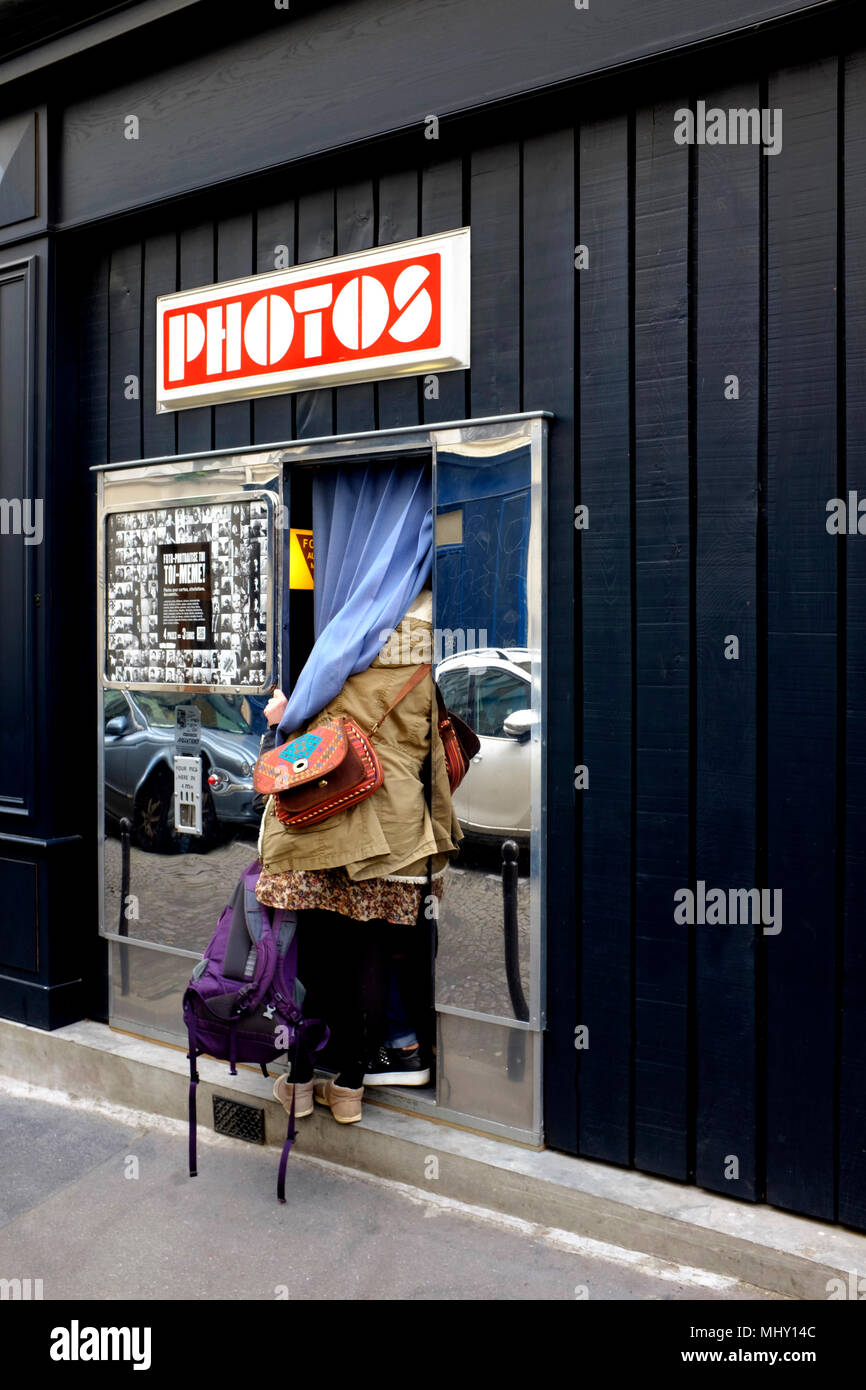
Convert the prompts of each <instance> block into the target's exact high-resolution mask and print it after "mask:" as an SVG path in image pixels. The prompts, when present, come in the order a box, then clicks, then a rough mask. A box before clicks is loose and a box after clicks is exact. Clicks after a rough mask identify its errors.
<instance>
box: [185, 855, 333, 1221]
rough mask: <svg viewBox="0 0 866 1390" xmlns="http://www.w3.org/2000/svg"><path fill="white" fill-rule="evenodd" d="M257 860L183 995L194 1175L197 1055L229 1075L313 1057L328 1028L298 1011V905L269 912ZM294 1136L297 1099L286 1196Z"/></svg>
mask: <svg viewBox="0 0 866 1390" xmlns="http://www.w3.org/2000/svg"><path fill="white" fill-rule="evenodd" d="M259 873H260V865H259V863H258V861H257V862H256V863H255V864H250V866H249V868H248V869H245V870H244V872H243V873H242V874H241V877H240V880H239V882H238V885H237V887H236V888H235V891H234V894H233V896H232V900H231V902H230V903H229V904H228V906H227V907H225V908H224V909H223V911H222V913H221V915H220V919H219V921H218V922H217V928H216V931H215V932H214V934H213V936H212V937H211V940H210V943H209V945H208V947H207V949H206V951H205V953H204V955H203V956H202V959H201V960H200V961H199V962H198V964H197V965H196V967H195V969H194V970H193V972H192V978H191V979H190V982H189V985H188V986H187V989H186V992H185V994H184V996H183V1013H184V1022H185V1023H186V1028H187V1033H188V1035H189V1053H188V1056H189V1076H190V1085H189V1173H190V1177H195V1176H196V1142H195V1141H196V1113H195V1088H196V1085H197V1083H198V1079H199V1076H198V1072H197V1070H196V1058H197V1057H200V1056H201V1055H202V1053H206V1054H207V1055H208V1056H209V1057H216V1058H218V1059H220V1060H223V1061H227V1062H228V1063H229V1064H230V1065H229V1070H230V1073H231V1075H232V1076H237V1066H236V1063H238V1062H257V1063H258V1065H259V1066H260V1067H261V1069H262V1072H263V1074H264V1075H265V1076H267V1075H268V1068H267V1063H268V1062H273V1061H274V1060H275V1059H276V1058H277V1057H279V1056H281V1055H282V1053H284V1052H285V1053H286V1054H288V1053H289V1051H291V1052H292V1058H293V1060H292V1070H291V1074H292V1075H294V1072H295V1068H296V1065H297V1058H298V1049H299V1046H300V1047H302V1048H303V1049H304V1050H305V1051H306V1053H307V1054H308V1055H309V1056H312V1055H313V1053H316V1052H318V1051H319V1049H320V1048H322V1047H324V1045H325V1043H326V1042H327V1040H328V1029H327V1028H326V1027H325V1025H324V1023H322V1021H321V1020H320V1019H305V1018H304V1016H303V1013H302V1012H301V1005H302V1004H303V1001H304V987H303V985H302V984H301V982H300V980H299V979H298V974H297V967H298V940H297V932H296V919H295V914H294V912H284V911H282V910H281V909H278V910H277V911H275V912H273V913H272V912H271V909H270V908H267V907H264V906H263V905H262V904H261V903H260V902H259V900H258V898H257V897H256V891H255V890H256V882H257V881H258V877H259ZM294 1140H295V1102H294V1095H293V1097H292V1107H291V1111H290V1113H289V1126H288V1132H287V1134H286V1142H285V1144H284V1145H283V1152H282V1157H281V1158H280V1171H279V1178H278V1181H277V1197H278V1198H279V1200H280V1201H281V1202H284V1201H285V1200H286V1163H287V1162H288V1157H289V1151H290V1149H291V1147H292V1144H293V1143H294Z"/></svg>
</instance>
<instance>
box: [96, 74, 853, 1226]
mask: <svg viewBox="0 0 866 1390" xmlns="http://www.w3.org/2000/svg"><path fill="white" fill-rule="evenodd" d="M864 79H866V60H864V55H863V54H862V53H861V54H857V55H855V56H853V57H848V58H843V59H840V60H839V61H838V62H837V61H836V59H835V58H829V59H828V58H823V59H822V58H818V59H814V60H813V59H809V60H808V61H806V58H805V57H804V61H803V62H802V63H800V64H799V65H797V66H789V67H785V68H784V69H782V70H779V71H765V72H763V73H762V72H760V71H758V70H757V68H755V69H754V70H752V71H750V72H749V73H745V72H744V73H743V75H742V76H739V77H735V78H725V77H722V78H719V77H718V74H717V75H716V77H715V79H714V81H713V82H711V83H708V84H707V85H706V87H705V88H703V89H698V88H693V89H692V90H691V91H688V90H687V85H683V86H681V90H679V91H675V90H673V88H672V87H671V86H669V87H668V88H666V89H664V90H662V89H661V88H660V90H659V91H658V92H656V93H655V94H653V92H652V91H651V89H650V88H649V87H646V88H644V89H643V90H642V92H641V93H640V94H638V93H636V92H635V93H629V92H625V93H624V94H623V96H622V99H621V101H620V102H619V104H617V101H616V99H615V98H614V99H611V100H609V101H608V102H607V104H606V105H605V106H603V107H602V106H601V105H597V106H596V105H593V106H592V107H591V108H589V107H587V109H586V112H585V113H584V115H583V119H575V121H574V122H573V123H571V124H567V123H564V121H563V119H562V118H561V117H559V118H554V117H552V118H551V120H550V122H549V124H548V126H546V127H545V126H543V125H537V126H536V125H534V124H533V123H532V122H527V123H526V128H525V129H522V130H519V131H518V130H517V129H516V125H512V126H509V127H508V128H507V129H506V127H504V126H503V128H502V133H501V134H497V135H496V136H495V137H492V136H485V137H482V136H481V135H480V134H477V135H476V138H475V139H474V140H473V137H472V135H471V131H470V128H469V127H466V128H465V130H464V132H463V134H461V135H460V136H459V138H458V137H454V136H452V138H451V141H450V143H449V146H448V148H447V149H445V148H443V150H442V152H441V153H440V152H439V150H438V149H437V148H436V147H435V145H433V144H430V146H429V148H428V147H427V146H426V145H425V147H424V148H423V149H421V150H419V152H418V156H417V159H414V157H410V156H406V157H405V159H404V162H403V163H402V164H401V163H400V162H399V160H400V156H399V152H398V153H397V154H395V155H393V156H392V155H389V157H388V162H387V164H384V163H383V165H382V167H379V166H378V165H377V162H376V161H377V158H378V157H379V156H378V155H377V154H376V153H375V152H371V153H368V154H361V155H358V154H356V155H354V156H353V157H352V160H351V161H347V162H346V164H345V165H343V166H338V165H337V164H336V163H335V164H333V165H331V166H329V168H328V172H327V173H325V174H322V173H319V174H317V175H316V177H317V179H318V180H319V181H318V182H316V183H314V182H312V181H310V182H305V179H306V178H307V176H306V175H303V174H301V175H300V176H297V177H293V178H292V179H291V180H290V181H287V183H286V185H285V187H286V189H287V191H288V194H289V196H288V197H286V196H285V194H284V193H283V194H280V193H277V194H276V195H275V194H274V191H273V188H274V185H273V184H271V185H269V186H266V185H262V188H263V189H265V188H266V187H269V188H270V191H269V192H267V191H263V192H262V193H261V196H260V198H259V200H258V201H257V200H256V194H255V186H254V185H246V186H244V187H243V188H242V189H241V190H240V191H239V192H238V193H237V195H236V201H235V202H234V203H232V202H231V200H230V199H229V197H228V195H225V194H224V195H223V197H222V200H221V204H220V213H219V220H218V221H214V220H213V217H214V214H213V210H212V209H210V210H209V211H208V212H207V214H206V215H205V213H204V212H203V211H202V213H201V216H200V217H197V211H196V206H195V205H194V204H191V203H190V204H188V205H187V206H185V207H184V210H183V214H182V217H183V220H182V222H180V221H178V222H172V220H171V214H169V213H166V214H165V217H164V218H163V219H162V221H160V219H159V217H158V216H157V215H156V214H154V215H153V216H152V217H151V218H149V220H148V224H147V228H146V229H145V230H144V231H143V232H142V235H141V236H140V237H139V238H138V239H136V236H135V230H132V231H131V230H130V224H129V223H127V224H126V226H125V228H124V229H122V230H120V229H119V230H116V231H115V232H114V233H111V232H104V231H103V232H100V234H99V237H100V239H99V241H98V242H97V240H96V237H95V236H94V238H92V239H91V242H90V244H89V246H88V248H87V249H88V254H89V256H90V257H91V259H92V264H88V265H86V266H83V267H82V272H81V275H80V295H81V301H80V312H81V316H82V343H81V358H80V363H81V381H80V394H81V432H82V439H81V446H82V463H83V464H85V465H86V464H92V463H104V462H106V461H110V460H117V459H121V458H132V457H135V456H137V455H138V454H139V453H140V451H141V450H142V449H143V450H144V452H145V453H151V454H152V453H161V452H166V451H171V450H173V449H174V448H175V441H176V446H177V448H178V450H180V451H184V452H187V451H194V450H206V449H209V448H211V447H212V446H213V445H214V444H217V445H221V444H232V445H237V446H238V447H243V446H245V445H248V444H254V443H255V444H266V443H268V442H274V441H278V440H282V439H287V438H291V437H298V438H303V437H310V436H312V435H322V434H328V433H330V432H332V431H334V430H340V431H346V430H368V429H372V428H374V427H376V426H380V427H388V426H394V425H408V424H414V423H421V422H424V421H426V422H434V421H436V420H443V419H453V418H460V417H462V416H464V415H467V414H472V415H476V416H477V415H488V414H498V413H505V412H510V411H516V410H519V409H521V408H525V409H536V408H543V409H549V410H552V411H554V412H555V413H556V417H557V418H556V420H555V422H554V423H553V424H552V426H551V433H550V461H549V479H548V495H547V502H548V510H549V533H548V544H547V551H546V557H545V560H546V579H545V584H546V598H547V602H548V611H549V623H550V627H549V635H550V651H549V657H548V691H549V696H550V715H551V719H550V724H549V728H548V740H549V742H548V763H549V774H550V775H549V781H548V787H547V810H548V826H547V828H548V845H549V896H548V903H547V914H546V918H547V941H548V947H547V960H548V972H547V1031H546V1035H545V1058H546V1063H545V1094H544V1107H545V1121H546V1137H547V1142H548V1143H549V1144H550V1145H551V1146H552V1147H554V1148H559V1149H563V1150H565V1151H567V1152H569V1153H576V1154H577V1153H579V1154H582V1155H584V1156H586V1157H590V1158H598V1159H602V1160H605V1161H608V1162H613V1163H618V1164H622V1165H631V1166H634V1167H637V1168H639V1169H641V1170H643V1171H646V1172H649V1173H657V1174H663V1175H665V1176H667V1177H670V1178H674V1179H678V1180H681V1181H683V1180H684V1181H696V1182H697V1183H698V1184H700V1185H701V1186H703V1187H706V1188H709V1189H712V1190H714V1191H717V1192H722V1193H726V1194H728V1195H731V1196H739V1197H742V1198H744V1199H748V1200H769V1201H771V1202H773V1203H775V1204H777V1205H778V1206H780V1207H784V1208H786V1209H788V1210H791V1211H796V1212H802V1213H806V1214H808V1215H811V1216H815V1217H819V1218H821V1219H822V1220H834V1219H835V1220H841V1221H844V1222H846V1223H847V1224H849V1225H851V1226H854V1227H858V1228H866V1197H864V1192H866V1102H864V1095H866V1042H864V1039H866V912H864V901H866V850H864V845H866V792H864V786H866V733H864V728H866V657H864V648H866V536H862V537H861V536H858V535H853V536H852V535H848V536H845V535H839V536H831V535H830V534H828V532H827V528H826V524H825V523H826V516H827V503H828V502H829V501H830V499H831V498H833V497H836V496H841V497H844V496H845V495H846V490H847V489H851V490H854V491H857V492H858V495H859V496H861V497H864V498H866V475H864V476H861V461H862V458H863V454H864V448H866V406H864V400H866V233H864V226H866V99H864V96H863V91H864ZM694 81H695V78H694V76H693V75H691V76H687V77H686V84H688V83H689V82H694ZM698 98H700V99H702V100H705V101H706V102H707V105H708V106H718V107H721V108H722V109H723V110H725V111H727V110H729V109H738V108H740V109H741V108H751V107H756V108H760V107H764V106H769V107H771V108H781V109H782V112H783V117H784V124H783V152H782V153H781V154H779V155H775V156H769V157H768V156H765V155H764V154H763V152H762V151H761V149H760V147H758V146H757V145H752V144H750V145H734V146H730V145H727V144H724V145H721V144H719V145H700V146H696V147H691V148H689V147H687V146H683V145H679V144H677V143H676V142H675V140H674V125H675V112H676V110H677V109H678V108H679V107H681V106H685V105H686V104H691V105H692V106H694V102H695V101H696V100H697V99H698ZM630 103H631V104H630ZM467 131H469V133H467ZM310 179H312V176H310ZM323 180H326V183H325V186H322V181H323ZM275 197H276V198H280V197H282V198H283V201H275ZM175 216H178V214H175ZM467 224H468V225H471V227H472V364H471V369H470V370H469V371H468V372H459V373H444V374H442V375H440V377H439V379H438V382H433V383H427V384H426V388H425V382H424V379H423V377H420V376H419V377H413V378H408V379H404V380H400V381H394V382H383V383H380V384H379V385H377V386H373V385H368V384H365V385H360V386H342V387H338V388H336V389H335V390H324V391H312V392H311V391H306V392H301V393H299V394H298V395H296V396H291V397H290V396H277V397H273V398H271V399H263V400H258V401H256V402H255V403H254V404H253V405H252V406H250V405H247V404H246V403H242V404H239V405H226V406H218V407H216V408H215V409H200V410H191V411H184V412H181V413H179V414H178V415H177V416H176V417H165V418H161V419H158V418H157V417H156V416H155V415H154V413H153V405H152V402H153V343H152V338H153V325H154V308H153V301H154V299H155V296H156V295H157V294H159V293H163V292H165V291H167V290H170V289H173V288H174V287H175V285H179V286H181V287H183V288H186V287H192V286H195V285H201V284H206V283H210V282H212V281H213V280H214V279H216V278H217V277H221V278H230V277H232V276H235V275H239V274H243V273H245V272H246V271H248V270H249V269H250V268H252V267H255V268H256V269H257V270H259V271H265V270H270V269H272V268H273V267H274V264H275V260H274V258H275V255H277V253H278V247H280V246H285V247H286V248H288V257H289V260H290V261H297V262H304V261H311V260H316V259H319V258H321V257H324V256H329V255H332V254H334V253H335V252H336V253H340V252H347V251H351V250H356V249H359V248H361V247H366V246H370V245H374V244H386V243H388V242H393V241H396V240H403V239H405V238H409V237H412V236H415V235H417V234H419V233H420V234H427V233H431V232H435V231H440V230H444V229H447V228H450V227H459V226H463V225H467ZM577 244H585V245H586V247H587V249H588V254H589V263H588V266H587V268H585V269H575V264H574V260H575V246H576V245H577ZM129 375H136V376H138V377H139V379H140V381H141V383H142V390H141V393H140V396H139V398H138V399H128V398H127V392H126V391H125V390H124V382H125V379H126V378H127V377H128V376H129ZM732 378H736V386H734V384H733V382H732V380H731V379H732ZM578 504H582V505H583V506H586V507H587V508H588V511H589V519H588V526H587V527H586V528H585V529H581V530H576V529H575V525H574V520H575V515H574V514H575V507H576V506H577V505H578ZM864 526H866V523H864ZM734 639H735V640H736V649H734V647H733V646H732V643H733V641H734ZM580 764H584V765H586V767H587V769H588V781H589V784H588V787H586V788H585V789H583V790H576V789H575V787H574V774H575V769H576V767H577V766H578V765H580ZM698 882H702V883H703V884H705V887H706V892H707V893H709V892H710V890H712V889H721V890H723V893H724V896H725V905H726V907H728V906H730V905H731V904H733V903H735V902H736V903H738V904H739V905H741V906H743V907H745V906H746V904H745V902H743V899H742V898H739V899H736V898H734V897H732V896H731V895H732V894H733V893H735V892H736V890H750V889H767V890H770V904H771V905H772V901H773V893H774V891H777V892H778V893H780V894H781V904H782V929H781V931H780V932H778V933H773V928H772V926H771V927H770V933H767V932H765V930H764V926H765V925H769V924H762V923H761V922H760V921H753V920H749V921H746V922H736V923H731V922H729V923H728V924H727V925H722V924H716V923H713V922H712V920H711V921H710V922H709V923H707V922H701V921H697V922H692V923H687V922H679V921H678V920H677V918H676V916H675V912H674V909H675V898H674V895H675V893H676V892H677V890H679V889H685V888H691V889H692V890H694V889H695V886H696V884H697V883H698ZM749 905H751V903H750V904H749ZM581 1025H585V1027H586V1028H587V1029H588V1038H587V1040H586V1041H587V1042H588V1046H585V1047H582V1048H576V1047H575V1030H576V1029H577V1028H579V1027H580V1026H581Z"/></svg>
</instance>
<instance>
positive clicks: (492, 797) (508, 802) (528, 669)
mask: <svg viewBox="0 0 866 1390" xmlns="http://www.w3.org/2000/svg"><path fill="white" fill-rule="evenodd" d="M532 659H533V653H532V652H531V651H528V650H527V649H526V648H523V647H481V648H478V649H476V650H473V651H467V652H460V653H458V654H457V655H456V656H449V657H447V658H446V659H445V660H444V661H441V662H440V663H439V665H438V666H437V668H436V679H437V681H438V682H439V687H440V689H441V691H442V695H443V698H444V700H445V703H446V705H447V706H448V708H449V709H451V710H453V711H454V713H455V714H459V715H460V716H461V718H463V719H465V720H466V722H467V724H470V725H471V726H472V728H473V729H474V730H475V732H476V734H477V735H478V738H479V740H480V742H481V748H480V749H479V751H478V754H477V756H476V757H474V758H473V759H472V765H471V767H470V769H469V772H468V773H467V774H466V777H465V779H464V781H463V783H462V784H461V786H460V787H459V788H458V790H457V791H456V792H455V793H454V809H455V811H456V812H457V816H458V819H459V821H460V824H461V825H462V826H463V829H464V831H465V832H466V833H467V835H468V836H469V837H470V838H473V839H488V838H492V839H496V840H497V841H499V840H502V839H504V838H505V837H509V838H513V839H516V840H518V841H523V840H528V839H529V836H530V831H531V828H532V811H531V776H530V768H531V749H530V746H529V740H530V737H531V734H532V728H533V725H534V723H535V715H534V714H533V713H532V683H531V674H532Z"/></svg>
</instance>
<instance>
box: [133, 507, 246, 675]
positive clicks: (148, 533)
mask: <svg viewBox="0 0 866 1390" xmlns="http://www.w3.org/2000/svg"><path fill="white" fill-rule="evenodd" d="M271 518H272V509H271V504H270V501H269V499H268V498H267V497H264V496H260V495H253V496H250V497H244V498H241V499H233V500H231V501H226V502H214V503H201V504H199V503H196V504H195V505H193V504H187V503H174V504H172V505H170V506H163V507H154V508H145V507H137V508H134V509H130V510H128V511H123V512H110V513H109V514H108V516H107V517H106V532H105V594H106V613H105V679H106V681H108V682H110V683H117V684H122V685H126V686H129V687H130V688H132V689H135V688H137V687H138V688H140V687H148V686H154V685H157V686H170V687H178V686H180V687H187V686H191V685H207V686H211V687H229V688H231V689H235V690H237V689H242V690H248V691H255V692H260V691H264V690H266V689H267V688H268V686H269V685H270V684H271V683H272V680H273V673H272V666H273V659H272V653H271V652H270V650H269V642H268V633H269V630H270V628H269V621H268V620H269V611H268V610H269V602H270V591H271V575H272V564H271V556H270V545H271V535H272V519H271Z"/></svg>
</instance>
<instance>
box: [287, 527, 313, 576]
mask: <svg viewBox="0 0 866 1390" xmlns="http://www.w3.org/2000/svg"><path fill="white" fill-rule="evenodd" d="M314 574H315V562H314V560H313V533H312V531H297V530H295V528H294V527H293V526H291V527H289V588H290V589H312V587H313V575H314Z"/></svg>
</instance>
